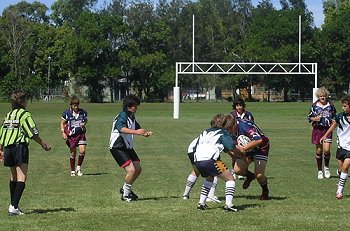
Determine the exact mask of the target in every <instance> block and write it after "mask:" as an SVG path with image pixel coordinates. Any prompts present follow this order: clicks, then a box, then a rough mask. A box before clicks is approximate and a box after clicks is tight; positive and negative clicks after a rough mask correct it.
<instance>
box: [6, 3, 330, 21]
mask: <svg viewBox="0 0 350 231" xmlns="http://www.w3.org/2000/svg"><path fill="white" fill-rule="evenodd" d="M20 1H21V0H0V13H2V12H3V10H4V9H5V8H6V7H8V6H9V5H14V4H16V3H18V2H20ZM34 1H35V0H27V2H34ZM37 1H39V2H41V3H44V4H45V5H46V6H48V7H49V8H50V6H51V5H52V3H54V2H55V0H37ZM104 2H110V1H108V0H99V3H98V4H99V5H101V6H103V3H104ZM252 2H253V5H257V4H258V2H259V0H252ZM272 3H273V5H274V6H275V7H276V8H277V9H280V4H279V0H272ZM305 3H306V5H307V8H308V9H309V11H311V12H312V13H313V16H314V22H315V25H316V26H317V27H320V26H321V25H322V24H323V19H324V15H323V7H322V0H305Z"/></svg>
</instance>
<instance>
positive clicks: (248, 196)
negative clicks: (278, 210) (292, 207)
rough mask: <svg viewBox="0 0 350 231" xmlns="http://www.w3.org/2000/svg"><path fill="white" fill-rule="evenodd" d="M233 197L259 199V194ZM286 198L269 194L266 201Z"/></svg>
mask: <svg viewBox="0 0 350 231" xmlns="http://www.w3.org/2000/svg"><path fill="white" fill-rule="evenodd" d="M235 198H245V199H248V200H259V195H240V196H235ZM287 198H288V197H278V196H269V199H268V201H270V200H276V201H281V200H286V199H287ZM219 199H225V198H224V197H223V198H219ZM259 201H260V200H259Z"/></svg>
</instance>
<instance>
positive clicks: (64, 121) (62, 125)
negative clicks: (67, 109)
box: [60, 117, 67, 139]
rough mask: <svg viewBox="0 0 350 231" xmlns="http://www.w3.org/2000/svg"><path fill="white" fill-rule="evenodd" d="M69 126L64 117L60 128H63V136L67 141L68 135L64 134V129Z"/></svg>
mask: <svg viewBox="0 0 350 231" xmlns="http://www.w3.org/2000/svg"><path fill="white" fill-rule="evenodd" d="M66 124H67V120H65V119H64V118H63V117H62V119H61V123H60V128H61V134H62V138H63V139H67V134H66V133H65V132H64V127H65V125H66Z"/></svg>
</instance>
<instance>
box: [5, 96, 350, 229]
mask: <svg viewBox="0 0 350 231" xmlns="http://www.w3.org/2000/svg"><path fill="white" fill-rule="evenodd" d="M81 106H82V107H83V108H84V109H86V110H87V111H88V113H89V123H88V126H87V129H88V134H87V136H88V143H89V144H88V146H87V154H86V158H85V161H84V165H83V170H84V173H85V175H84V176H83V177H70V176H69V172H70V170H69V153H68V148H67V147H66V146H65V144H64V142H63V140H62V139H61V137H60V129H59V123H60V117H61V113H62V111H63V110H64V109H66V108H67V107H68V103H57V102H55V103H52V104H49V103H31V104H29V106H28V109H29V110H30V111H31V112H32V115H33V117H34V119H35V121H36V122H37V124H38V127H39V130H40V134H41V136H42V137H43V138H44V139H45V140H47V141H48V142H49V143H50V144H51V145H52V147H53V148H52V151H51V152H49V153H46V152H45V151H43V150H42V149H41V147H40V146H39V145H37V144H36V143H35V142H34V141H32V142H31V144H30V152H31V153H30V163H29V175H28V181H27V184H26V190H25V192H24V195H23V197H22V200H21V203H20V206H21V208H22V209H23V210H24V212H25V213H26V215H25V216H21V217H9V216H8V215H7V207H8V204H9V193H8V181H9V169H8V168H5V167H1V168H0V189H1V190H0V230H16V231H17V230H249V231H251V230H347V229H349V228H350V224H349V222H348V221H347V218H346V214H348V211H349V206H350V188H349V187H350V186H349V185H347V186H346V188H345V198H344V199H343V200H340V201H337V200H336V199H335V190H336V183H337V181H338V180H337V177H336V176H335V169H336V160H335V155H334V154H335V149H336V145H333V146H332V154H333V155H332V159H331V173H332V177H331V178H330V179H324V180H317V177H316V164H315V160H314V146H313V145H312V144H311V143H310V140H311V127H310V124H309V123H308V122H307V120H306V115H307V113H308V110H309V106H310V103H247V109H248V110H250V111H252V112H253V114H254V116H255V118H256V122H257V123H258V125H259V126H260V127H261V128H262V129H263V130H264V132H265V133H266V134H267V135H268V136H269V137H270V140H271V151H270V158H269V162H268V166H267V176H268V177H269V186H270V193H271V200H269V201H259V200H258V199H257V196H258V195H259V194H260V187H259V186H258V184H257V183H256V182H253V184H252V185H251V187H250V188H249V189H248V190H243V189H242V183H243V182H242V181H237V184H236V198H235V204H236V205H237V206H238V208H239V209H241V211H240V212H238V213H224V212H223V210H222V206H223V204H211V203H210V204H209V206H210V209H209V210H207V211H197V210H196V204H197V202H198V197H199V193H200V185H201V183H202V179H200V181H199V182H197V184H196V185H195V187H194V189H193V191H192V193H191V199H190V200H188V201H183V200H182V199H181V195H182V192H183V188H184V186H185V183H186V179H187V176H188V174H189V173H190V171H191V165H190V163H189V160H188V158H187V155H186V150H187V146H188V144H189V143H190V142H191V140H192V139H193V138H194V137H195V136H197V135H198V134H199V133H200V132H201V131H202V130H203V129H205V128H207V127H208V125H209V121H210V119H211V118H212V116H213V115H215V114H216V113H228V112H229V111H230V109H231V104H230V103H228V102H226V103H224V102H219V103H183V104H181V105H180V119H178V120H174V119H173V118H172V116H173V105H172V104H170V103H163V104H146V103H143V104H141V106H140V107H139V111H138V113H137V118H138V121H139V122H140V123H141V125H142V126H143V127H144V128H146V129H151V130H153V131H154V132H155V134H154V135H153V136H152V137H149V138H145V137H136V147H135V149H136V151H137V152H138V154H139V156H140V158H141V165H142V167H143V172H142V174H141V176H140V177H139V179H138V180H137V181H136V182H135V184H134V186H133V190H134V191H135V192H136V193H137V194H138V195H139V197H140V200H139V201H137V202H134V203H126V202H122V201H121V200H120V195H119V193H118V192H117V190H118V189H119V187H120V186H121V185H122V183H123V177H124V171H123V170H122V169H120V168H119V167H117V166H116V164H115V162H114V159H113V158H112V156H111V154H110V153H109V150H108V148H107V146H108V140H109V133H110V129H111V122H112V120H113V118H114V116H115V115H116V114H117V113H118V112H119V111H120V108H121V105H120V103H114V104H112V103H106V104H87V103H82V105H81ZM9 108H10V107H9V104H0V115H5V113H6V112H7V111H8V110H9ZM337 108H338V110H340V109H341V107H340V104H339V103H337ZM223 159H224V162H226V164H227V165H230V164H229V163H230V160H229V158H228V156H227V155H226V154H223ZM348 184H349V183H348ZM217 195H218V196H219V197H221V198H222V197H223V196H224V183H223V182H220V181H219V185H218V189H217Z"/></svg>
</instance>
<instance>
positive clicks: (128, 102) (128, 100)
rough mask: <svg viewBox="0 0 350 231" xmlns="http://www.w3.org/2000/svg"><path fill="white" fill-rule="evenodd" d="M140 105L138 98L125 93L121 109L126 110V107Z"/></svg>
mask: <svg viewBox="0 0 350 231" xmlns="http://www.w3.org/2000/svg"><path fill="white" fill-rule="evenodd" d="M138 105H140V98H139V97H138V96H136V95H127V96H125V98H124V99H123V111H128V107H132V106H138Z"/></svg>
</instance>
